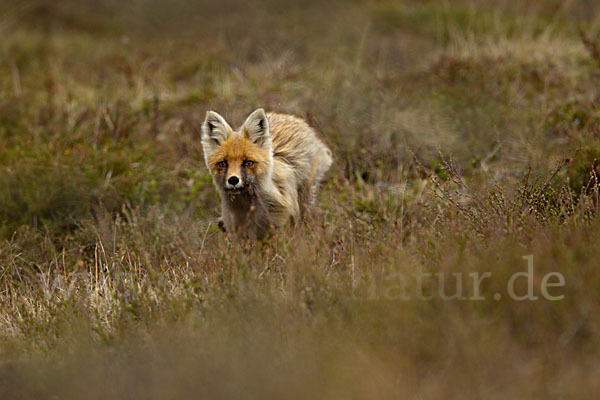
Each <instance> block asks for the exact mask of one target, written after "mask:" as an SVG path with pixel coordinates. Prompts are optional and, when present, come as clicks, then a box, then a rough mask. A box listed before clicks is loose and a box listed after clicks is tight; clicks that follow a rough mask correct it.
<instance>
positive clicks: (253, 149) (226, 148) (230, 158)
mask: <svg viewBox="0 0 600 400" xmlns="http://www.w3.org/2000/svg"><path fill="white" fill-rule="evenodd" d="M244 160H251V161H254V163H255V164H254V165H253V166H252V167H250V168H248V169H249V170H250V171H251V172H253V173H255V174H257V175H262V174H265V173H266V172H267V171H268V170H269V165H268V164H267V160H268V154H267V152H265V151H264V150H263V149H261V148H260V147H258V146H257V145H255V144H254V143H252V142H251V141H250V140H248V139H247V138H246V137H244V136H239V135H230V136H229V137H228V138H227V140H225V141H224V142H223V143H222V144H221V146H220V147H219V148H218V149H217V150H215V151H214V152H213V153H212V154H211V155H210V156H209V157H208V163H209V165H210V168H211V170H212V172H213V173H222V172H223V171H221V170H220V168H219V167H218V166H217V163H218V162H220V161H227V164H228V165H229V168H230V169H231V168H233V169H234V171H239V169H240V167H241V165H242V163H243V162H244Z"/></svg>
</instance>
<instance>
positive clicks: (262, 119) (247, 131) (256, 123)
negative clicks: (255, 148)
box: [242, 108, 271, 146]
mask: <svg viewBox="0 0 600 400" xmlns="http://www.w3.org/2000/svg"><path fill="white" fill-rule="evenodd" d="M242 130H243V132H244V135H245V136H246V137H248V139H250V140H251V141H252V142H253V143H256V144H257V145H259V146H263V145H264V144H265V143H267V141H269V140H270V139H271V130H270V128H269V120H268V118H267V114H265V110H263V109H262V108H259V109H258V110H256V111H254V112H253V113H252V114H250V116H249V117H248V118H247V119H246V122H244V125H243V127H242Z"/></svg>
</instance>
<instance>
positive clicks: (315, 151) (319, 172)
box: [202, 108, 332, 239]
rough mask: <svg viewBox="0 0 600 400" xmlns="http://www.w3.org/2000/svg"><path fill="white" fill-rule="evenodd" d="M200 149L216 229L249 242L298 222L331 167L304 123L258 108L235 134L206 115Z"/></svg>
mask: <svg viewBox="0 0 600 400" xmlns="http://www.w3.org/2000/svg"><path fill="white" fill-rule="evenodd" d="M202 147H203V149H204V160H205V162H206V166H207V167H208V169H209V170H210V173H211V175H212V178H213V182H214V184H215V187H216V188H217V190H218V192H219V194H220V196H221V220H220V224H221V223H222V225H223V226H224V227H225V229H226V231H227V232H228V233H235V234H240V235H241V236H243V237H247V238H253V239H260V238H263V237H264V236H265V234H266V233H267V232H268V231H269V229H270V228H274V227H281V226H282V225H284V224H285V223H286V222H288V221H290V220H291V221H296V220H298V219H299V218H302V217H304V215H305V213H306V212H307V210H308V208H309V206H310V205H311V204H312V202H313V198H314V194H315V191H316V189H317V187H318V185H319V183H320V182H321V181H322V179H323V176H324V175H325V173H326V172H327V170H328V169H329V167H330V166H331V163H332V154H331V150H329V148H328V147H327V146H326V145H325V144H324V143H323V142H322V141H321V140H320V139H319V138H318V137H317V134H316V132H315V131H314V130H313V129H312V128H311V127H310V126H308V124H307V123H306V122H305V121H304V120H302V119H300V118H297V117H294V116H292V115H287V114H277V113H265V111H264V110H263V109H262V108H259V109H258V110H256V111H254V112H253V113H252V114H250V116H249V117H248V118H247V119H246V122H244V124H243V125H242V127H241V128H240V129H238V130H237V131H234V130H233V129H231V127H230V126H229V124H228V123H227V122H226V121H225V119H224V118H223V117H221V116H220V115H219V114H217V113H216V112H214V111H208V112H207V113H206V119H205V120H204V123H203V124H202Z"/></svg>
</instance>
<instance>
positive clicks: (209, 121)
mask: <svg viewBox="0 0 600 400" xmlns="http://www.w3.org/2000/svg"><path fill="white" fill-rule="evenodd" d="M202 147H203V148H204V160H205V162H206V166H207V167H208V169H209V170H210V172H211V174H212V176H213V180H214V182H215V185H217V186H218V187H220V188H222V189H223V190H224V191H225V192H226V193H227V194H230V195H236V194H240V193H243V192H246V191H252V190H254V188H256V186H257V185H259V184H260V183H261V182H264V181H265V179H269V178H270V176H271V171H272V169H273V144H272V140H271V131H270V128H269V120H268V118H267V115H266V114H265V110H263V109H262V108H259V109H258V110H256V111H254V112H253V113H252V114H250V116H249V117H248V118H247V119H246V122H244V124H243V125H242V127H241V128H240V129H239V130H237V131H234V130H233V129H231V127H230V126H229V124H228V123H227V121H225V119H224V118H223V117H221V116H220V115H219V114H217V113H216V112H214V111H208V112H207V113H206V118H205V120H204V123H203V124H202Z"/></svg>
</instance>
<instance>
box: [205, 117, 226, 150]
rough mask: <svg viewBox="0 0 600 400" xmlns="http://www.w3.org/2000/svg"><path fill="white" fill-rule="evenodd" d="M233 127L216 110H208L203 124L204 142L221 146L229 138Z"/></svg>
mask: <svg viewBox="0 0 600 400" xmlns="http://www.w3.org/2000/svg"><path fill="white" fill-rule="evenodd" d="M229 132H231V127H230V126H229V124H228V123H227V121H225V119H224V118H223V117H221V116H220V115H219V114H217V113H216V112H214V111H207V113H206V118H205V119H204V123H203V124H202V143H204V144H206V145H210V146H215V145H217V146H219V145H221V143H223V142H224V141H225V139H227V136H228V135H229Z"/></svg>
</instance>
